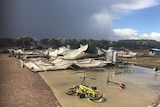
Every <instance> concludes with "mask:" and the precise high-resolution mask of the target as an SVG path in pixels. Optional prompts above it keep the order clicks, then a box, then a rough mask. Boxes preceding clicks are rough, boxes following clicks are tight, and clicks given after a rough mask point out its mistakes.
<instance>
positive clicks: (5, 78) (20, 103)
mask: <svg viewBox="0 0 160 107" xmlns="http://www.w3.org/2000/svg"><path fill="white" fill-rule="evenodd" d="M31 106H32V107H61V105H60V103H59V102H58V101H57V99H56V98H55V96H54V94H53V92H52V91H51V90H50V88H49V87H48V85H47V84H46V83H45V82H44V80H43V79H42V78H41V77H40V75H39V74H38V73H33V72H30V71H29V70H28V69H27V68H21V67H20V64H19V60H18V59H16V58H14V57H8V54H0V107H31Z"/></svg>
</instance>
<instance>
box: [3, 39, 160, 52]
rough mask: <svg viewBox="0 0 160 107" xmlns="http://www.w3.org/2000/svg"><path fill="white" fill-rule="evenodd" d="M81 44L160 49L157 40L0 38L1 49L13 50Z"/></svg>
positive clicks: (76, 46) (102, 46)
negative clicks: (17, 48) (13, 48)
mask: <svg viewBox="0 0 160 107" xmlns="http://www.w3.org/2000/svg"><path fill="white" fill-rule="evenodd" d="M80 44H82V45H85V44H89V46H93V47H99V48H103V49H108V48H109V47H114V48H116V49H121V48H122V47H123V48H127V49H131V50H135V49H136V50H140V49H141V50H145V49H150V48H160V42H158V41H155V40H145V39H142V40H118V41H110V40H104V39H102V40H94V39H55V38H44V39H40V40H38V41H37V40H35V39H33V38H31V37H29V36H23V37H19V38H0V48H11V47H21V48H30V47H34V48H39V49H43V48H49V47H51V48H54V49H56V48H59V47H61V46H66V47H67V46H70V48H71V49H75V48H78V47H80Z"/></svg>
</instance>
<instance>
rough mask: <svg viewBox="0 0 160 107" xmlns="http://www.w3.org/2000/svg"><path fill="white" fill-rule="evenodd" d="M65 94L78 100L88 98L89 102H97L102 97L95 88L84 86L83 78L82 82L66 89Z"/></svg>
mask: <svg viewBox="0 0 160 107" xmlns="http://www.w3.org/2000/svg"><path fill="white" fill-rule="evenodd" d="M65 93H66V94H67V95H77V96H79V98H85V97H88V98H89V100H91V101H94V100H99V99H100V98H101V97H102V93H101V92H100V91H98V90H97V87H93V86H87V85H86V84H85V77H83V80H82V82H81V83H80V84H79V85H77V86H75V87H72V88H68V89H67V90H66V91H65Z"/></svg>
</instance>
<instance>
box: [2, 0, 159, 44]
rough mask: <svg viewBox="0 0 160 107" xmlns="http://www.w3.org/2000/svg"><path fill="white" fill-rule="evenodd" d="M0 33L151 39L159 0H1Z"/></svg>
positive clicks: (155, 36)
mask: <svg viewBox="0 0 160 107" xmlns="http://www.w3.org/2000/svg"><path fill="white" fill-rule="evenodd" d="M0 15H1V17H0V23H1V24H0V28H1V30H0V36H1V37H19V36H24V35H29V36H30V37H33V38H34V39H42V38H71V39H72V38H77V39H79V38H81V39H89V38H90V39H99V40H100V39H106V40H120V39H154V40H157V41H160V23H159V21H160V0H0Z"/></svg>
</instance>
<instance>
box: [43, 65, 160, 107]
mask: <svg viewBox="0 0 160 107" xmlns="http://www.w3.org/2000/svg"><path fill="white" fill-rule="evenodd" d="M108 72H109V81H112V82H116V83H119V82H123V83H124V84H125V85H126V88H125V89H120V88H119V86H118V85H116V84H114V83H109V84H108V85H107V77H108ZM40 75H41V76H42V77H43V79H44V80H45V81H46V82H47V84H48V85H49V86H50V88H51V89H52V90H53V92H54V94H55V96H56V97H57V99H58V101H59V102H60V103H61V104H62V106H63V107H82V106H83V107H148V105H151V104H152V102H153V101H156V100H157V97H158V96H159V95H160V71H158V72H157V73H154V70H153V69H147V68H143V67H138V66H129V67H127V68H96V69H95V68H94V69H79V70H63V71H53V72H42V73H40ZM82 76H86V84H87V85H90V86H96V87H97V89H98V90H100V91H101V92H102V93H103V98H105V99H106V101H104V102H102V103H94V102H90V101H88V99H79V98H78V97H77V96H68V95H65V93H64V92H65V90H66V89H67V88H69V87H72V86H75V85H78V84H79V83H80V82H81V81H82V79H81V78H80V77H82Z"/></svg>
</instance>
